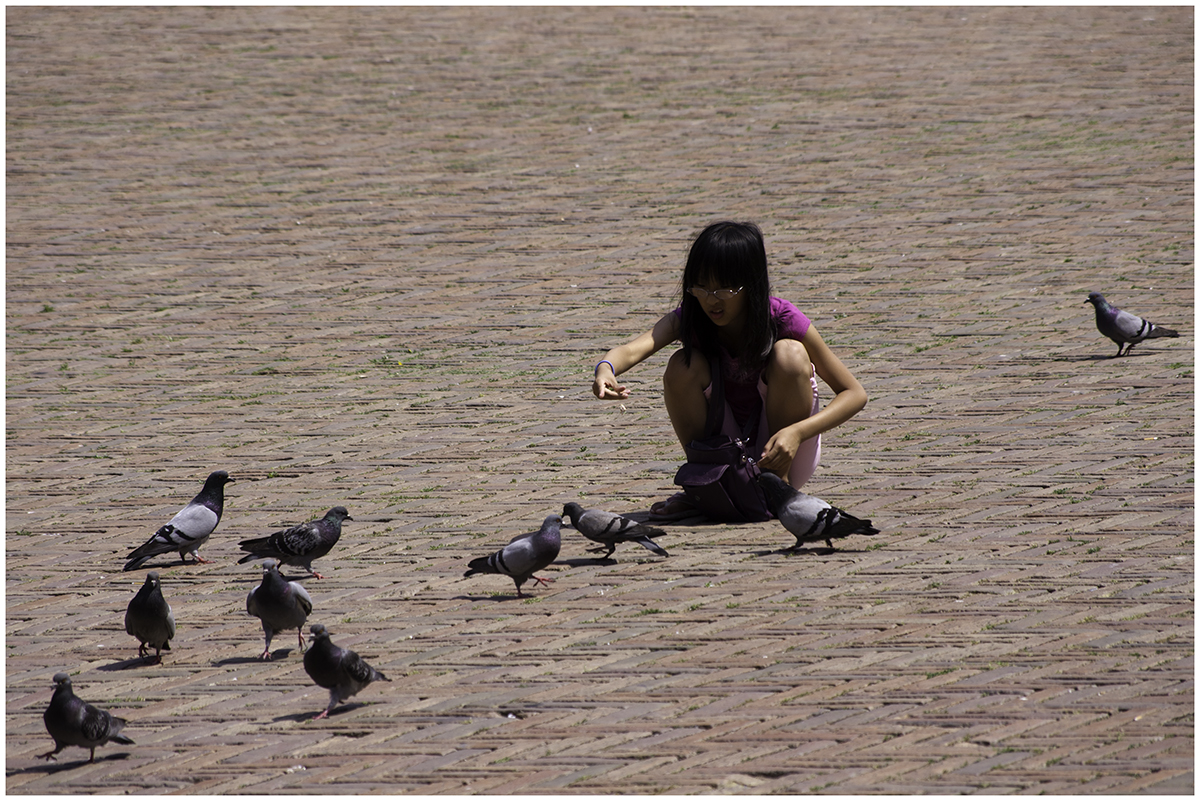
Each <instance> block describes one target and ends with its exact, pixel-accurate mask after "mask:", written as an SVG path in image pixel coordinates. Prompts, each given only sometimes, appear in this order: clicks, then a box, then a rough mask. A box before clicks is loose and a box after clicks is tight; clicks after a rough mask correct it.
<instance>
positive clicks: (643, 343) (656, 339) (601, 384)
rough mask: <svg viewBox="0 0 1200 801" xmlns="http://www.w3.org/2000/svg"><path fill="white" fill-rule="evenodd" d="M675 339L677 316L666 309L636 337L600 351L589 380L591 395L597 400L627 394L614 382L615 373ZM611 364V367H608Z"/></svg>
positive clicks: (677, 330)
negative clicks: (594, 370)
mask: <svg viewBox="0 0 1200 801" xmlns="http://www.w3.org/2000/svg"><path fill="white" fill-rule="evenodd" d="M677 339H679V318H678V317H677V316H676V315H675V312H668V313H667V314H665V315H663V317H662V319H661V320H659V321H658V322H657V323H655V324H654V327H653V328H651V329H650V330H649V331H647V332H645V333H644V334H639V335H638V336H637V338H636V339H633V340H631V341H629V342H626V343H625V344H624V345H618V346H617V347H615V348H613V349H612V350H610V351H609V352H608V353H606V354H604V359H603V360H601V362H600V363H599V364H597V365H596V377H595V380H594V381H593V382H592V394H594V395H595V396H596V397H597V398H600V399H601V400H617V399H622V398H628V397H629V389H628V388H627V387H626V386H625V385H624V384H618V383H617V376H618V375H620V374H621V373H623V372H625V371H626V370H628V369H629V368H631V367H633V366H634V365H637V364H640V363H641V362H643V361H645V360H646V359H648V358H650V357H651V356H653V355H654V354H655V353H657V352H658V351H660V350H662V349H663V348H664V347H665V346H666V345H669V344H670V343H672V342H674V341H675V340H677ZM610 367H611V369H610Z"/></svg>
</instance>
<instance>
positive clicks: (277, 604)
mask: <svg viewBox="0 0 1200 801" xmlns="http://www.w3.org/2000/svg"><path fill="white" fill-rule="evenodd" d="M246 611H247V612H248V613H250V614H252V615H254V616H255V617H256V618H258V619H259V620H261V621H262V627H263V633H264V634H265V635H266V637H267V645H266V647H265V648H264V649H263V652H262V656H261V657H259V658H260V659H270V658H271V638H272V637H274V636H275V635H276V634H277V633H278V632H281V631H286V630H287V629H296V633H297V634H299V635H300V650H301V651H303V650H304V631H303V628H302V627H303V626H304V621H306V620H308V614H309V613H310V612H312V598H310V597H308V592H307V591H306V590H305V589H304V588H303V587H302V586H300V583H299V582H296V581H288V580H287V579H285V578H284V577H283V576H281V575H279V563H278V562H276V561H275V560H274V559H268V560H266V561H265V562H263V580H262V584H259V585H258V586H257V587H255V588H254V589H252V590H250V594H249V595H247V596H246Z"/></svg>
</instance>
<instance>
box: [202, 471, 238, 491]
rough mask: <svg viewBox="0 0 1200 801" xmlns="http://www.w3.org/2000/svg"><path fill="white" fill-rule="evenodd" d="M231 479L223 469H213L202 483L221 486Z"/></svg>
mask: <svg viewBox="0 0 1200 801" xmlns="http://www.w3.org/2000/svg"><path fill="white" fill-rule="evenodd" d="M232 481H233V479H232V478H230V477H229V474H228V473H226V472H225V471H224V470H214V471H213V472H211V473H209V474H208V478H206V479H205V480H204V485H205V486H206V487H207V486H211V487H223V486H225V485H226V484H229V483H231V482H232Z"/></svg>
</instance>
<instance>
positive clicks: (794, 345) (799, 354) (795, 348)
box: [767, 339, 812, 383]
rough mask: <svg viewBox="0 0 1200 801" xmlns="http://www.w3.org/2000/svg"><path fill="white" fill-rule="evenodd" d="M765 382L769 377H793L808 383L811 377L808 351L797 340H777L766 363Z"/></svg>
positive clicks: (768, 380)
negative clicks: (766, 374) (766, 373)
mask: <svg viewBox="0 0 1200 801" xmlns="http://www.w3.org/2000/svg"><path fill="white" fill-rule="evenodd" d="M767 371H768V376H767V382H768V383H770V380H771V376H772V375H776V376H794V377H797V378H801V379H803V380H805V381H808V379H809V376H811V375H812V361H811V360H810V359H809V358H808V349H807V348H805V347H804V343H803V342H801V341H800V340H798V339H779V340H776V341H775V344H774V345H773V346H771V357H770V359H769V360H768V362H767Z"/></svg>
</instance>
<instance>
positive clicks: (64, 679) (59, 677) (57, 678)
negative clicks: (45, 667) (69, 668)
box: [54, 673, 71, 687]
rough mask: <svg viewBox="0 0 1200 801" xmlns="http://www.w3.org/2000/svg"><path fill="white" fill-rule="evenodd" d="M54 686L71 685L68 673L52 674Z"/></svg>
mask: <svg viewBox="0 0 1200 801" xmlns="http://www.w3.org/2000/svg"><path fill="white" fill-rule="evenodd" d="M54 686H55V687H70V686H71V677H70V675H68V674H66V673H55V674H54Z"/></svg>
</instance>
